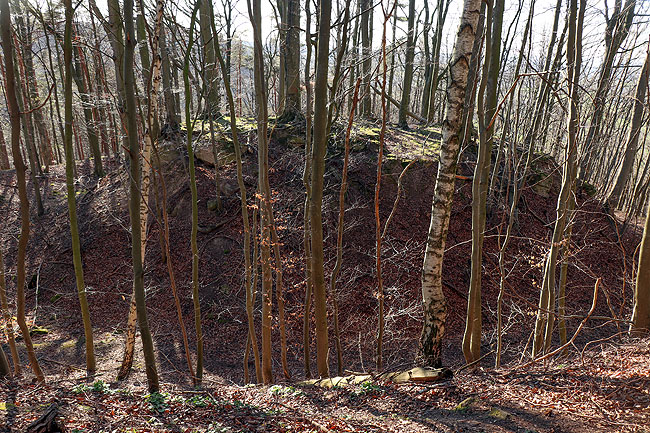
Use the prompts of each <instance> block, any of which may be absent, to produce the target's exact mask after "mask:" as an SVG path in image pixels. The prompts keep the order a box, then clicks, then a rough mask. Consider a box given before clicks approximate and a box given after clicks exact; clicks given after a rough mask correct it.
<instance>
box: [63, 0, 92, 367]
mask: <svg viewBox="0 0 650 433" xmlns="http://www.w3.org/2000/svg"><path fill="white" fill-rule="evenodd" d="M73 15H74V10H73V9H72V0H65V35H64V38H63V59H64V68H65V89H64V110H65V136H64V151H65V180H66V187H67V192H68V214H69V216H70V237H71V238H72V261H73V264H74V274H75V280H76V283H77V295H78V296H79V304H80V306H81V317H82V319H83V324H84V336H85V337H86V369H87V370H88V371H89V372H93V371H95V351H94V347H93V328H92V324H91V322H90V310H89V308H88V299H87V298H86V285H85V283H84V273H83V263H82V260H81V242H80V241H79V226H78V223H77V203H76V197H77V195H76V194H75V188H74V158H73V153H72V152H73V150H72V70H71V69H72V68H71V65H72V49H73V48H72V20H73Z"/></svg>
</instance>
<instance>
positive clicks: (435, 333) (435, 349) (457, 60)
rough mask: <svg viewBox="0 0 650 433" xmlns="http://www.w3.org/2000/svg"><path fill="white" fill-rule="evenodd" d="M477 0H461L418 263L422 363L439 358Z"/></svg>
mask: <svg viewBox="0 0 650 433" xmlns="http://www.w3.org/2000/svg"><path fill="white" fill-rule="evenodd" d="M480 7H481V1H480V0H464V2H463V13H462V15H461V19H460V25H459V27H458V31H457V33H456V45H455V47H454V52H453V56H452V58H451V62H450V66H449V76H450V80H449V84H448V86H447V92H446V100H447V113H446V115H445V120H444V122H443V124H442V141H441V144H440V158H439V162H438V173H437V175H436V184H435V188H434V193H433V203H432V205H431V222H430V225H429V234H428V237H427V242H426V249H425V252H424V262H423V264H422V309H423V315H424V320H423V326H422V333H421V335H420V341H419V346H418V353H417V361H418V363H419V364H421V365H425V366H436V367H437V366H440V365H441V364H442V359H441V349H442V338H443V335H444V332H445V320H446V317H447V307H446V301H445V295H444V293H443V291H442V260H443V256H444V252H445V244H446V240H447V232H448V230H449V217H450V215H451V204H452V200H453V195H454V183H455V179H456V165H457V161H458V152H459V150H460V137H459V133H460V130H461V118H462V111H463V102H464V99H465V92H466V86H467V73H468V71H469V63H470V59H471V56H472V47H473V44H474V36H475V34H476V28H477V24H478V18H479V14H480Z"/></svg>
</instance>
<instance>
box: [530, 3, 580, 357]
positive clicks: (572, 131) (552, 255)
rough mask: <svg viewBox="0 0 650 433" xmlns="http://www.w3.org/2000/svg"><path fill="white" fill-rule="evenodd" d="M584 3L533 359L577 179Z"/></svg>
mask: <svg viewBox="0 0 650 433" xmlns="http://www.w3.org/2000/svg"><path fill="white" fill-rule="evenodd" d="M585 7H586V0H580V9H578V0H571V1H570V4H569V34H568V39H567V76H568V77H569V79H568V87H569V88H568V95H569V113H568V119H567V120H568V125H567V130H568V132H567V147H566V158H565V161H566V162H565V163H564V172H563V174H562V188H561V190H560V194H559V196H558V200H557V211H556V219H555V226H554V228H553V236H552V240H551V246H550V248H549V252H548V255H547V257H546V262H545V265H544V279H543V281H542V287H541V289H540V297H539V307H538V311H537V320H536V321H535V331H534V337H533V350H532V356H533V358H536V357H537V356H538V355H539V354H540V353H541V352H542V351H543V350H545V349H547V348H548V347H549V345H550V340H551V334H552V330H553V322H554V318H555V316H554V309H555V296H556V295H555V273H556V268H557V259H558V255H559V252H560V249H561V246H562V245H563V244H565V243H568V242H569V241H570V239H568V238H566V237H565V228H566V223H567V219H568V213H569V210H570V208H569V201H570V199H571V197H570V195H571V194H572V193H573V188H574V183H575V179H576V176H577V171H578V165H577V152H578V146H577V137H578V115H579V114H578V109H579V88H580V87H579V79H580V69H581V64H582V23H583V22H584V13H585Z"/></svg>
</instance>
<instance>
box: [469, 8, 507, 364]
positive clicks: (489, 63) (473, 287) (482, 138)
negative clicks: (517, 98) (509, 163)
mask: <svg viewBox="0 0 650 433" xmlns="http://www.w3.org/2000/svg"><path fill="white" fill-rule="evenodd" d="M504 6H505V5H504V0H496V1H495V2H494V8H493V10H492V5H491V4H488V15H487V16H488V19H487V23H488V25H490V24H491V29H490V31H488V33H487V36H486V38H485V46H486V49H485V66H484V68H483V79H482V82H481V89H480V91H479V96H478V107H479V108H478V118H479V147H478V159H477V161H476V167H475V169H474V179H473V182H472V265H471V279H470V284H469V292H468V303H467V317H466V322H465V335H464V337H463V354H464V355H465V361H466V362H467V363H468V364H470V363H472V362H474V361H476V360H478V359H479V358H480V357H481V327H482V326H481V320H482V318H481V315H482V314H481V271H482V269H483V240H484V236H485V218H486V210H487V195H488V186H489V182H490V166H491V162H492V145H493V143H494V130H495V127H496V122H495V115H496V110H497V102H498V101H497V90H498V89H497V87H498V78H499V69H500V65H501V28H502V25H503V11H504ZM490 18H492V19H491V20H490ZM485 91H487V94H486V95H485V99H483V98H484V92H485Z"/></svg>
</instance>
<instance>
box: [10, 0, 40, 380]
mask: <svg viewBox="0 0 650 433" xmlns="http://www.w3.org/2000/svg"><path fill="white" fill-rule="evenodd" d="M0 29H1V30H0V37H2V48H3V51H4V55H5V71H6V74H7V75H6V76H7V80H6V85H5V87H6V89H5V91H6V97H7V108H8V110H9V119H10V122H11V154H12V157H13V160H14V167H15V168H16V180H17V184H18V196H19V198H20V222H21V230H20V238H19V239H18V252H17V255H16V310H17V312H16V321H17V322H18V326H19V327H20V331H21V333H22V336H23V339H24V341H25V347H26V348H27V357H28V358H29V363H30V365H31V367H32V371H33V372H34V375H35V376H36V379H37V380H38V381H39V382H44V381H45V376H44V375H43V372H42V371H41V367H40V365H39V364H38V359H37V358H36V353H35V352H34V345H33V344H32V338H31V337H30V335H29V328H28V327H27V322H26V320H25V255H26V253H27V242H28V241H29V199H28V198H27V183H26V181H25V163H24V162H23V156H22V154H21V152H20V109H19V107H18V100H17V98H16V79H15V77H14V64H13V63H14V60H13V50H14V47H13V41H12V38H11V33H12V32H11V16H10V12H9V0H0Z"/></svg>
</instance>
